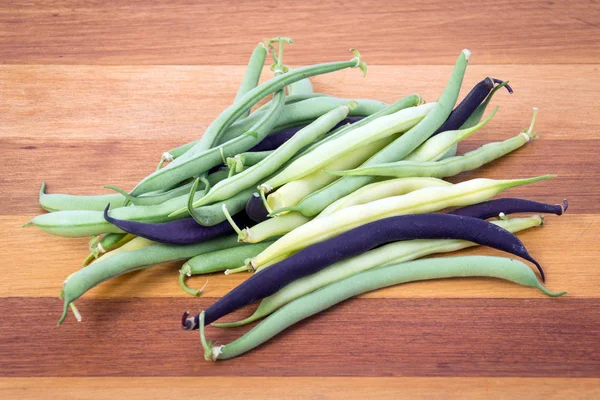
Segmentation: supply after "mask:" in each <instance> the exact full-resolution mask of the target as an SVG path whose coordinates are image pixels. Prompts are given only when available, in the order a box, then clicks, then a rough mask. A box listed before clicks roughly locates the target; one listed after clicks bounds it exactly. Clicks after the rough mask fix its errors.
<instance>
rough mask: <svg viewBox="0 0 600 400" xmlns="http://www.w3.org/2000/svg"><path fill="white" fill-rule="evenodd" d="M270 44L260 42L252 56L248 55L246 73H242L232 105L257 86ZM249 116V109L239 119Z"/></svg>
mask: <svg viewBox="0 0 600 400" xmlns="http://www.w3.org/2000/svg"><path fill="white" fill-rule="evenodd" d="M269 44H270V43H265V42H264V41H263V42H260V43H259V44H258V45H257V46H256V48H255V49H254V51H253V52H252V54H251V55H250V60H248V66H247V67H246V72H245V73H244V78H243V79H242V82H241V84H240V87H239V88H238V91H237V93H236V94H235V99H234V101H233V102H234V104H235V103H236V102H237V101H239V100H241V99H242V98H243V97H244V96H245V95H246V93H248V92H249V91H251V90H252V89H254V88H255V87H256V86H258V80H259V79H260V74H261V73H262V69H263V66H264V65H265V60H266V58H267V53H268V51H269V50H268V47H267V46H269ZM248 114H250V109H248V110H246V111H245V112H243V113H242V114H241V115H240V117H241V118H244V117H247V116H248Z"/></svg>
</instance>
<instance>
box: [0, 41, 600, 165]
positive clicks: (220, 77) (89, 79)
mask: <svg viewBox="0 0 600 400" xmlns="http://www.w3.org/2000/svg"><path fill="white" fill-rule="evenodd" d="M455 56H456V54H453V56H452V57H448V58H447V59H446V60H445V64H449V65H442V66H433V65H418V66H397V65H395V66H382V65H375V64H373V65H370V67H369V71H368V74H367V77H366V78H362V77H361V75H360V73H359V72H358V71H357V70H345V71H339V72H336V73H332V74H328V75H326V76H320V77H315V78H313V79H312V81H313V83H314V88H315V90H316V91H319V92H323V93H327V94H331V95H335V96H340V97H346V98H373V99H377V100H380V101H385V102H393V101H396V100H398V99H399V98H401V97H403V96H406V95H408V94H410V93H414V92H417V93H419V94H420V95H421V96H423V97H424V98H425V99H426V100H428V101H435V100H436V99H437V98H438V96H439V95H440V93H441V92H442V90H443V88H444V85H445V83H446V80H447V79H448V76H449V74H450V71H451V69H452V67H451V64H452V63H453V62H454V59H455ZM476 59H477V52H475V53H474V54H473V60H476ZM367 61H368V60H367ZM242 75H243V67H236V66H218V67H216V66H206V65H203V66H109V67H107V66H88V65H83V66H64V65H59V66H56V65H50V66H41V65H32V66H19V65H0V87H1V88H2V90H1V92H0V93H1V99H2V101H1V102H0V115H2V124H0V136H1V137H3V138H7V137H20V138H34V139H45V138H47V139H53V140H57V141H62V140H66V139H72V140H79V141H82V140H90V139H91V140H97V139H102V140H105V141H110V140H115V141H116V140H131V139H142V140H145V141H155V140H159V141H165V142H166V143H165V145H166V146H168V147H166V148H165V147H158V146H153V147H155V149H154V151H155V153H156V154H158V155H160V154H162V152H163V151H165V150H167V149H168V148H170V147H172V146H178V145H180V144H183V143H186V142H188V141H192V140H196V139H197V138H199V137H200V136H201V134H202V132H203V131H204V129H205V128H206V126H208V124H210V123H211V122H212V120H213V119H214V118H215V117H216V116H217V115H218V114H219V113H220V112H221V111H222V110H223V109H225V108H226V107H227V106H229V105H230V104H231V101H232V99H233V97H234V95H235V92H236V90H237V86H238V84H239V81H240V80H241V77H242ZM271 75H272V74H271V72H268V71H265V73H264V74H263V79H267V78H268V77H270V76H271ZM486 76H493V77H496V78H500V79H505V80H510V81H511V84H512V85H513V87H514V89H515V93H514V94H513V95H512V96H509V95H508V94H507V93H506V92H503V93H498V94H497V95H496V96H495V98H494V101H493V104H494V105H500V106H501V109H500V112H499V113H498V115H497V116H496V117H495V119H494V121H492V122H491V123H490V124H489V125H488V126H487V127H486V128H485V129H484V130H482V131H481V132H480V133H478V134H477V136H478V137H482V138H485V139H488V138H489V139H492V138H498V137H504V136H506V135H510V134H513V133H514V134H516V133H518V132H519V131H521V130H522V129H523V128H525V127H527V126H528V125H529V121H530V119H531V108H532V107H534V106H535V107H539V109H540V113H539V118H538V122H537V125H536V130H537V131H538V132H539V133H540V134H541V135H542V138H543V139H544V140H549V139H567V140H572V139H597V138H598V133H597V132H598V131H599V130H600V118H599V116H598V113H597V112H596V108H595V104H596V102H597V93H598V92H600V79H598V78H599V76H600V73H599V65H597V64H595V65H574V64H571V65H548V66H544V67H543V68H541V67H539V66H536V65H517V66H512V65H471V66H470V67H469V68H468V70H467V76H466V78H465V81H464V84H463V90H462V92H463V95H464V94H466V93H467V92H468V91H469V90H470V89H471V88H472V86H473V85H474V84H475V83H476V82H478V81H480V80H481V79H483V78H484V77H486ZM161 144H163V143H161ZM152 162H154V160H152Z"/></svg>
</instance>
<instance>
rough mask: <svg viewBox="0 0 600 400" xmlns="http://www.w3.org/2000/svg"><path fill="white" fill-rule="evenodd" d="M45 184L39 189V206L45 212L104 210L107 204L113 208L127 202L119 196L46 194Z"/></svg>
mask: <svg viewBox="0 0 600 400" xmlns="http://www.w3.org/2000/svg"><path fill="white" fill-rule="evenodd" d="M45 191H46V182H42V187H41V188H40V197H39V202H40V206H41V207H42V208H43V209H45V210H47V211H63V210H95V211H99V210H104V207H106V205H107V204H108V203H113V204H114V205H115V208H117V207H123V206H125V204H126V202H127V200H126V199H125V198H124V197H123V196H121V195H119V194H102V195H97V196H73V195H70V194H46V193H45Z"/></svg>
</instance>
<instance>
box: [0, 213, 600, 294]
mask: <svg viewBox="0 0 600 400" xmlns="http://www.w3.org/2000/svg"><path fill="white" fill-rule="evenodd" d="M25 221H26V219H25V218H22V217H7V216H2V217H0V231H2V232H10V231H12V232H14V233H13V234H12V235H10V236H8V237H5V239H4V241H3V242H2V249H1V251H0V272H1V274H2V276H4V277H5V279H2V280H0V296H9V297H10V296H31V297H45V296H56V295H57V293H58V290H59V289H60V285H61V283H62V282H63V281H64V279H65V278H66V277H67V276H68V275H69V274H71V273H72V272H74V271H76V270H77V269H78V268H79V265H80V264H81V261H82V260H83V258H84V257H85V256H86V255H87V253H86V250H87V239H85V238H81V239H66V238H57V237H53V236H50V235H48V234H45V233H42V232H39V231H38V230H36V229H35V228H27V229H18V228H17V227H18V226H19V225H22V224H23V223H24V222H25ZM545 221H546V224H545V226H543V227H542V228H535V229H530V230H529V231H526V232H522V233H519V237H520V238H521V239H522V241H523V242H524V243H525V245H526V246H527V248H528V249H529V252H530V253H531V254H532V255H533V256H534V257H535V258H536V259H537V260H538V261H539V262H540V263H541V264H542V266H543V267H544V270H545V271H546V274H547V276H548V282H547V283H548V287H549V288H550V289H552V290H557V291H558V290H568V291H569V294H568V296H569V297H595V298H597V297H600V289H599V288H600V269H598V263H597V261H598V259H600V247H599V246H597V244H596V242H597V240H598V237H600V216H598V215H573V214H568V213H567V214H565V215H563V216H561V217H556V216H548V217H547V218H546V219H545ZM23 244H26V245H27V251H26V252H24V251H23ZM457 254H490V255H491V254H493V255H499V256H506V254H505V253H501V252H497V251H494V250H490V249H485V248H477V249H469V250H463V251H462V252H461V253H452V254H451V256H454V255H457ZM180 264H181V263H169V264H164V265H160V266H156V267H152V268H149V269H147V270H144V271H138V272H133V273H130V274H127V275H125V276H122V277H120V278H116V279H113V280H110V281H108V282H105V283H103V284H102V285H100V286H98V287H96V288H94V289H92V290H91V291H90V292H89V293H88V294H86V295H85V297H86V298H107V297H108V298H123V297H171V296H177V297H187V298H188V299H190V300H191V298H190V297H189V295H187V294H185V293H183V292H182V291H181V290H180V288H179V285H178V283H177V278H178V272H177V271H178V269H179V267H180ZM247 277H248V275H247V274H236V275H229V276H226V275H223V274H214V275H210V276H209V277H208V280H209V284H208V285H207V287H206V288H205V291H204V296H207V297H217V296H223V295H224V294H226V293H227V292H228V291H230V290H231V289H233V288H234V287H235V286H237V285H238V284H240V283H241V282H242V281H243V280H245V279H247ZM205 282H206V277H194V278H192V279H190V282H189V283H190V285H191V286H192V287H193V286H198V287H200V286H202V285H203V284H204V283H205ZM363 297H374V298H415V297H417V298H434V297H437V298H454V297H465V298H471V297H492V298H543V297H545V296H544V295H543V294H541V293H539V292H538V291H536V290H534V289H530V288H522V287H519V286H517V285H515V284H511V283H508V282H502V281H499V280H486V279H463V280H443V281H431V282H420V283H414V284H407V285H399V286H396V287H392V288H388V289H384V290H379V291H376V292H373V293H370V294H366V295H364V296H363ZM192 301H194V300H192Z"/></svg>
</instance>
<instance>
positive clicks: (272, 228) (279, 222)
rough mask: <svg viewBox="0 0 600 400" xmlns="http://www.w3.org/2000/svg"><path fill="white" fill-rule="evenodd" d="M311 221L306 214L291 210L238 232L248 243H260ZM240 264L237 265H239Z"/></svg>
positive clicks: (242, 239)
mask: <svg viewBox="0 0 600 400" xmlns="http://www.w3.org/2000/svg"><path fill="white" fill-rule="evenodd" d="M308 221H310V219H309V218H306V217H305V216H304V215H302V214H300V213H297V212H289V213H287V214H284V215H278V216H277V217H274V218H269V219H267V220H265V221H263V222H261V223H259V224H256V225H254V226H253V227H252V228H246V229H244V230H242V231H240V232H238V235H239V236H238V238H239V240H241V241H243V242H247V243H259V242H262V241H264V240H266V239H268V238H270V237H274V236H279V235H283V234H286V233H288V232H291V231H293V230H294V229H296V228H297V227H299V226H301V225H304V224H305V223H307V222H308ZM237 266H238V265H236V267H237Z"/></svg>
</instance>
